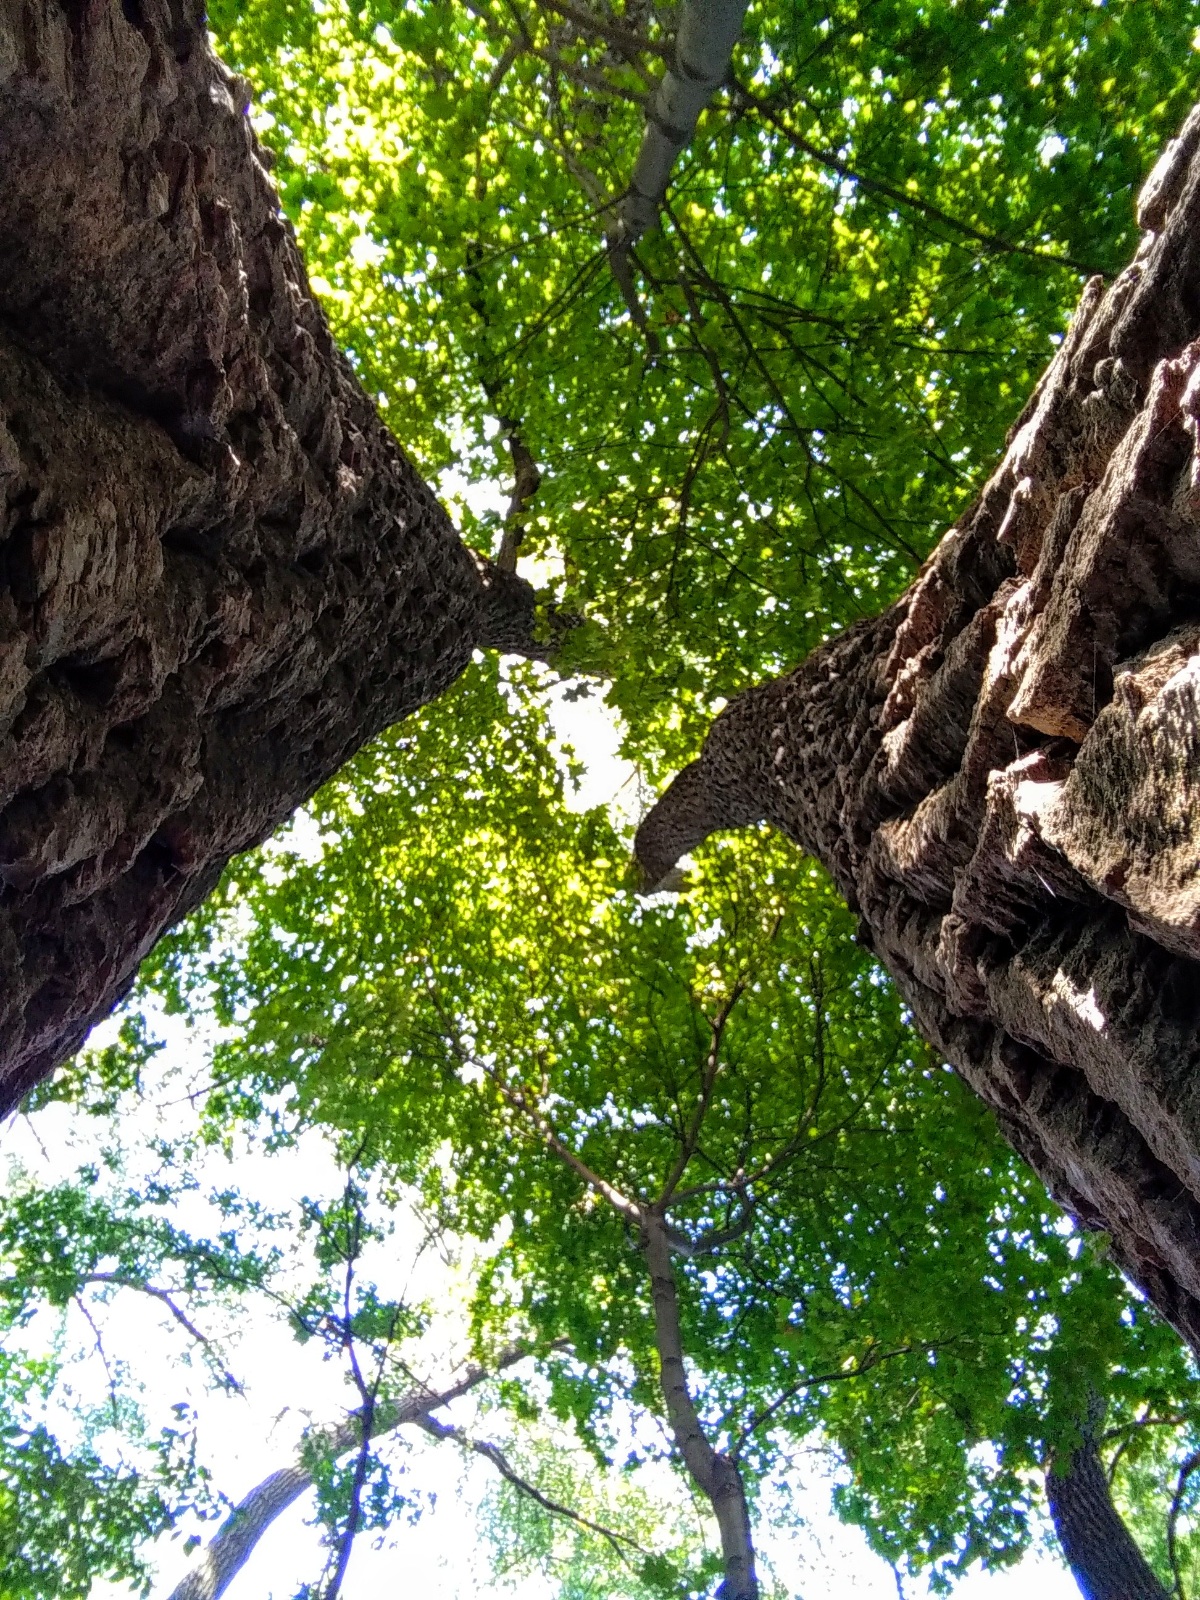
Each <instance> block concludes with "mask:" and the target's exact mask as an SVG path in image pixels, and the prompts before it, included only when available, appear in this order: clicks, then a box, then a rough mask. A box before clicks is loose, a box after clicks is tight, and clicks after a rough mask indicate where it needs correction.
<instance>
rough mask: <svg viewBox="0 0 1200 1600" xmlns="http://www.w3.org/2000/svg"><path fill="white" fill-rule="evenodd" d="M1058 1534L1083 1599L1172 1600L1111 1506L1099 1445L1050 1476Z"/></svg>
mask: <svg viewBox="0 0 1200 1600" xmlns="http://www.w3.org/2000/svg"><path fill="white" fill-rule="evenodd" d="M1046 1498H1047V1499H1048V1501H1049V1502H1050V1515H1051V1516H1052V1517H1053V1519H1054V1531H1055V1532H1056V1533H1057V1534H1058V1542H1059V1544H1060V1545H1061V1546H1062V1552H1063V1555H1064V1556H1065V1557H1066V1559H1067V1564H1068V1566H1069V1567H1070V1568H1071V1572H1072V1575H1073V1576H1074V1578H1075V1581H1076V1583H1077V1584H1078V1585H1079V1589H1080V1593H1081V1594H1082V1595H1083V1596H1084V1600H1169V1595H1168V1591H1167V1590H1166V1589H1165V1588H1164V1587H1163V1585H1162V1584H1161V1583H1160V1582H1159V1581H1158V1579H1157V1578H1156V1577H1155V1575H1154V1572H1153V1570H1152V1569H1151V1567H1150V1565H1149V1563H1148V1562H1147V1561H1146V1558H1145V1556H1143V1554H1142V1552H1141V1551H1140V1550H1139V1549H1138V1547H1137V1545H1136V1543H1135V1542H1134V1539H1133V1536H1132V1535H1131V1534H1130V1532H1129V1529H1128V1528H1127V1527H1126V1526H1125V1524H1124V1522H1123V1521H1122V1520H1121V1517H1120V1515H1119V1513H1118V1512H1117V1508H1116V1507H1115V1506H1114V1505H1113V1501H1112V1494H1111V1492H1110V1490H1109V1486H1108V1477H1107V1475H1106V1474H1105V1471H1104V1463H1103V1462H1102V1461H1101V1460H1100V1456H1099V1453H1098V1452H1097V1450H1096V1446H1095V1443H1094V1442H1093V1441H1092V1440H1091V1439H1087V1438H1085V1439H1084V1442H1083V1443H1082V1444H1081V1445H1080V1446H1079V1448H1078V1449H1077V1450H1076V1451H1075V1452H1074V1454H1073V1455H1070V1454H1069V1455H1068V1456H1067V1458H1066V1460H1065V1461H1060V1460H1055V1461H1053V1462H1052V1463H1051V1465H1050V1467H1049V1469H1048V1470H1047V1472H1046Z"/></svg>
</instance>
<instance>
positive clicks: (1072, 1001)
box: [1050, 967, 1108, 1033]
mask: <svg viewBox="0 0 1200 1600" xmlns="http://www.w3.org/2000/svg"><path fill="white" fill-rule="evenodd" d="M1050 994H1051V997H1052V1000H1056V1001H1058V1002H1059V1004H1060V1005H1064V1006H1066V1007H1067V1008H1068V1010H1070V1011H1073V1012H1074V1013H1075V1015H1076V1016H1077V1017H1078V1018H1079V1020H1080V1021H1081V1022H1086V1023H1087V1025H1088V1027H1089V1028H1094V1029H1095V1031H1096V1032H1097V1033H1103V1032H1104V1029H1105V1027H1106V1026H1107V1023H1108V1019H1107V1017H1106V1016H1105V1015H1104V1013H1103V1011H1101V1009H1100V1006H1099V1003H1098V1002H1097V1000H1096V991H1095V989H1094V988H1091V989H1081V988H1079V986H1078V985H1077V984H1075V983H1072V981H1071V979H1070V978H1069V977H1068V976H1067V974H1066V973H1065V972H1064V971H1063V970H1062V968H1061V967H1060V968H1059V970H1058V971H1057V972H1056V973H1055V974H1054V979H1053V981H1052V983H1051V985H1050Z"/></svg>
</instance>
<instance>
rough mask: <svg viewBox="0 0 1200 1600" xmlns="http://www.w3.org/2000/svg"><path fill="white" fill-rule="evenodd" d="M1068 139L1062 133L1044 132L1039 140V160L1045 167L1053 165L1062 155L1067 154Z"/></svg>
mask: <svg viewBox="0 0 1200 1600" xmlns="http://www.w3.org/2000/svg"><path fill="white" fill-rule="evenodd" d="M1066 149H1067V141H1066V140H1065V139H1064V138H1063V136H1062V135H1061V134H1060V133H1046V134H1043V135H1042V137H1041V139H1040V140H1039V141H1038V147H1037V153H1038V160H1039V161H1040V162H1041V163H1042V165H1043V166H1044V167H1049V166H1053V164H1054V162H1056V161H1057V160H1058V158H1059V156H1061V155H1065V154H1066Z"/></svg>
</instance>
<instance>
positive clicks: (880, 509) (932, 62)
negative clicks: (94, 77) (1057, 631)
mask: <svg viewBox="0 0 1200 1600" xmlns="http://www.w3.org/2000/svg"><path fill="white" fill-rule="evenodd" d="M567 12H569V13H570V15H567V14H566V12H560V11H559V10H558V8H556V7H555V6H554V5H552V4H543V5H540V6H528V5H525V4H513V3H511V0H503V3H502V0H487V3H484V4H474V3H473V4H472V5H470V6H467V5H465V4H460V3H456V0H438V3H436V4H431V5H422V6H401V5H400V4H398V3H396V0H328V3H323V4H321V5H320V6H316V7H313V8H311V9H310V8H309V7H308V6H306V5H303V4H298V3H294V0H293V3H280V0H251V3H248V4H247V3H240V0H239V3H237V4H233V3H231V0H220V3H218V4H216V5H215V6H214V8H213V13H212V26H213V28H214V29H215V32H216V34H217V38H218V42H219V45H220V48H221V49H222V50H223V52H224V53H225V55H226V57H227V58H228V59H229V60H231V61H232V62H234V63H235V64H236V65H237V66H238V67H239V69H240V70H242V71H244V72H245V73H246V75H247V77H248V78H249V80H250V83H251V85H252V88H253V90H254V94H255V102H256V106H257V113H256V114H257V116H258V120H259V126H260V128H261V130H262V134H263V137H264V139H265V140H266V142H267V144H268V145H269V146H270V148H271V150H272V152H273V153H274V155H275V157H276V160H277V165H276V169H275V176H276V179H277V181H278V182H279V185H280V190H281V194H282V197H283V201H284V205H285V207H286V208H287V210H288V213H289V215H290V216H291V217H292V219H293V221H294V222H295V224H296V226H297V229H298V232H299V236H300V240H301V243H302V245H303V249H304V252H305V256H306V259H307V261H308V263H309V268H310V272H311V274H312V282H313V285H314V287H315V288H316V290H317V291H318V293H319V295H320V297H321V299H322V301H323V303H324V305H325V307H326V310H327V311H328V313H329V315H330V317H331V319H332V322H333V325H334V328H335V331H336V333H337V335H338V337H339V339H340V341H341V342H342V344H343V345H344V347H345V348H346V349H347V351H348V352H349V354H350V357H351V359H352V361H353V362H354V363H355V365H356V367H357V369H358V371H359V374H360V376H361V377H362V380H363V382H364V383H365V385H366V387H367V388H368V390H369V391H370V392H371V393H373V394H376V395H378V397H379V400H380V404H381V405H382V406H384V407H385V415H386V417H387V418H388V420H389V421H390V423H391V425H392V426H393V428H394V430H395V432H396V434H397V436H398V437H399V438H400V440H401V441H402V442H403V443H404V445H405V446H406V448H408V449H409V450H410V451H411V452H412V453H413V455H414V456H415V458H416V460H417V461H418V463H419V464H420V465H421V466H422V467H423V469H424V470H425V471H426V472H429V473H433V474H436V473H438V472H440V471H441V470H442V469H443V468H445V467H446V466H448V465H449V464H450V463H451V462H455V463H457V466H458V468H459V471H460V472H461V473H462V474H463V475H464V476H465V477H466V478H468V479H469V480H471V481H472V482H480V481H487V480H489V479H490V480H493V481H494V480H496V479H500V480H502V481H503V480H507V478H508V477H509V474H510V468H509V465H508V462H507V459H506V457H507V452H506V451H505V449H504V447H503V444H502V440H501V437H500V436H499V435H497V433H496V431H495V430H496V421H495V419H496V418H497V417H504V418H506V419H507V422H506V424H505V426H506V427H510V426H511V427H514V428H515V429H516V431H517V432H518V433H519V434H520V436H521V438H522V439H523V441H524V442H525V444H526V445H527V446H528V448H529V449H530V450H531V451H532V453H533V456H534V457H535V459H536V460H537V461H538V463H539V465H540V467H541V469H542V486H541V489H540V492H539V494H538V496H537V499H536V502H535V504H534V507H533V516H532V523H531V527H530V530H529V534H528V538H527V541H526V545H525V549H526V550H527V551H528V553H530V554H537V555H539V556H541V557H543V558H544V561H545V563H546V565H547V570H548V572H549V574H550V583H551V587H552V588H553V590H554V592H555V594H556V595H557V596H558V598H559V599H560V600H561V601H562V603H563V604H564V605H565V606H566V607H567V608H568V609H569V610H572V611H577V612H582V613H583V614H584V615H585V616H586V617H587V618H588V619H589V621H588V626H587V627H586V628H585V629H581V630H579V631H578V632H577V633H575V634H574V635H573V636H572V641H571V650H572V655H573V658H574V659H575V660H576V661H577V662H578V663H579V664H580V665H584V666H588V667H590V668H594V669H598V670H600V671H601V672H602V673H603V674H604V675H605V676H606V677H607V678H609V679H610V680H611V683H612V688H611V691H610V694H611V699H612V703H613V704H614V705H617V706H619V707H620V709H621V710H622V712H623V713H624V714H625V716H626V719H627V722H628V724H629V729H630V736H631V739H632V740H633V741H634V742H635V743H636V745H637V747H638V748H639V749H643V750H645V751H646V752H647V753H648V754H650V755H661V756H663V757H664V758H665V759H666V761H667V762H669V763H672V764H674V763H677V762H678V761H679V760H680V758H681V757H682V756H685V755H686V754H690V753H691V750H692V748H693V747H694V744H695V741H696V739H697V736H698V734H699V732H700V731H701V729H702V727H703V725H704V723H705V722H706V721H707V719H708V717H709V716H710V714H711V709H712V703H713V699H714V697H715V696H718V695H728V694H730V693H731V692H732V691H733V690H735V689H737V688H740V687H741V686H743V685H744V684H745V683H746V682H748V681H753V680H755V679H758V678H761V677H762V676H764V675H767V674H772V673H775V672H777V671H779V670H780V668H781V667H782V666H786V665H790V664H792V663H793V662H794V661H796V660H797V659H798V658H799V657H801V656H802V655H803V654H804V653H805V652H806V651H807V650H808V649H809V648H810V647H811V646H812V645H813V644H815V643H816V642H818V641H819V640H820V639H822V638H824V637H825V636H826V635H827V634H828V632H829V631H830V629H831V627H833V626H837V625H841V624H844V623H845V622H847V621H849V620H852V619H853V618H855V617H857V616H861V615H864V614H866V613H869V612H871V611H874V610H876V609H878V607H879V606H880V604H881V603H883V602H885V601H886V600H888V599H889V598H891V597H892V596H893V595H894V594H895V593H896V592H897V590H898V589H899V588H900V587H901V586H902V585H903V584H904V583H905V582H906V581H907V579H908V578H909V577H910V576H911V574H912V572H913V570H914V566H915V563H916V562H917V560H918V559H919V558H920V557H921V556H923V555H924V554H925V553H926V552H927V551H928V549H929V548H930V545H931V543H932V542H933V541H934V539H936V537H937V536H938V535H939V534H940V532H941V531H942V530H943V529H944V528H945V527H946V526H947V525H948V524H949V523H950V522H951V521H952V520H953V518H954V517H955V516H956V515H957V513H958V511H959V510H960V509H961V507H962V505H963V504H964V502H965V500H966V499H967V498H968V495H969V493H970V491H971V490H972V488H974V487H977V486H978V485H979V483H980V480H981V478H982V476H983V475H984V474H985V473H986V471H987V470H989V468H990V465H991V463H992V461H993V459H994V457H995V454H996V452H997V449H998V447H999V445H1000V443H1001V440H1002V435H1003V431H1004V429H1005V428H1006V427H1007V426H1008V425H1009V423H1011V421H1012V420H1013V418H1014V416H1015V415H1016V413H1017V411H1018V409H1019V407H1020V405H1021V404H1022V402H1023V400H1024V398H1025V396H1026V394H1027V393H1028V392H1029V390H1030V389H1031V387H1032V385H1033V382H1034V381H1035V379H1036V377H1037V375H1038V373H1039V372H1040V370H1041V368H1042V367H1043V366H1044V364H1045V362H1046V360H1047V358H1048V356H1049V355H1050V353H1051V348H1052V347H1051V344H1050V340H1051V338H1053V337H1057V335H1058V334H1059V333H1060V332H1061V330H1062V329H1063V327H1064V325H1065V322H1066V319H1067V317H1068V315H1069V313H1070V311H1071V309H1072V308H1073V306H1074V303H1075V301H1076V299H1077V297H1078V292H1079V286H1080V276H1081V273H1083V272H1088V271H1103V272H1107V273H1112V272H1114V271H1116V270H1118V269H1119V268H1120V267H1121V266H1123V265H1124V262H1125V260H1126V258H1127V256H1128V254H1129V253H1130V249H1131V247H1132V244H1133V242H1134V231H1133V215H1132V211H1133V207H1132V198H1133V194H1134V191H1135V189H1136V186H1137V184H1138V183H1139V182H1140V180H1141V178H1142V176H1143V175H1144V174H1145V172H1146V170H1147V169H1148V167H1149V165H1150V164H1151V163H1152V161H1153V160H1154V158H1155V156H1156V155H1157V152H1158V150H1159V148H1160V147H1161V145H1162V144H1163V143H1164V142H1165V140H1166V139H1167V138H1168V137H1169V136H1170V135H1171V134H1172V133H1173V132H1174V129H1175V126H1176V124H1177V122H1178V121H1179V120H1180V118H1181V117H1182V115H1183V113H1184V111H1185V110H1186V108H1187V106H1188V104H1189V103H1190V99H1191V96H1192V93H1193V79H1194V73H1193V71H1192V66H1191V62H1192V44H1193V35H1194V34H1195V32H1196V29H1197V27H1198V26H1200V6H1197V4H1196V3H1195V0H1172V3H1171V4H1164V5H1155V6H1147V5H1145V4H1144V3H1138V0H1106V3H1105V4H1103V5H1096V4H1092V3H1091V0H1086V3H1085V0H1071V3H1068V4H1063V3H1062V0H1053V3H1050V0H1038V3H1026V4H1022V5H1008V4H1003V3H1002V4H999V5H996V4H993V3H992V0H935V3H933V4H929V3H926V0H920V3H918V0H886V3H884V4H880V3H878V0H871V3H869V4H868V3H865V0H837V3H835V4H833V5H831V6H830V7H828V8H808V9H805V8H797V7H795V6H793V5H779V4H772V3H770V0H756V3H755V4H753V5H751V7H750V10H749V14H748V19H747V24H746V33H745V37H744V40H743V42H742V43H741V44H740V45H739V46H738V49H737V51H736V53H735V59H734V74H735V78H736V83H737V87H736V88H731V89H729V90H727V91H723V92H722V93H721V95H719V96H718V99H717V101H716V103H715V104H714V105H713V107H712V108H711V109H710V110H709V111H708V112H707V113H706V114H705V116H704V117H703V119H702V121H701V126H700V129H699V131H698V134H697V137H696V139H695V140H694V142H693V144H692V146H691V147H690V148H689V150H688V151H687V153H686V155H685V157H684V159H683V160H682V162H681V164H680V168H679V170H678V172H677V173H676V176H675V180H674V182H673V185H672V189H671V194H670V205H669V211H668V213H667V215H666V216H665V217H664V219H663V226H662V229H661V231H660V232H658V233H657V234H654V235H652V236H651V237H650V238H648V239H647V240H646V241H645V242H644V244H643V246H642V247H641V250H640V253H639V257H638V263H637V270H636V271H635V278H636V280H637V287H638V295H639V302H640V306H641V311H642V313H643V314H644V318H645V322H646V331H645V332H643V331H642V330H640V329H639V328H638V326H637V325H636V324H635V322H634V320H633V318H632V317H631V315H630V311H629V309H628V308H627V306H626V304H625V302H624V300H623V298H622V296H621V293H620V291H619V289H618V287H617V284H616V282H615V280H614V278H613V275H612V273H611V272H610V271H609V269H608V266H607V264H606V260H605V255H604V249H603V228H604V225H605V220H606V217H607V214H608V213H607V210H606V207H608V206H609V205H610V204H611V202H612V201H613V200H614V199H615V198H616V197H617V196H619V194H620V193H621V191H622V189H623V188H624V186H625V184H626V182H627V181H628V177H629V174H630V172H631V170H632V165H633V160H634V156H635V154H636V150H637V147H638V143H639V140H640V138H641V132H642V126H643V105H644V100H645V96H646V94H647V92H648V90H649V88H650V87H651V86H652V84H653V82H654V80H655V78H656V76H657V74H658V73H659V72H660V71H661V67H662V50H663V46H664V42H665V41H666V39H667V38H668V37H669V31H670V28H671V26H672V24H673V12H672V11H671V10H670V8H667V7H665V6H659V5H656V4H653V3H651V4H642V3H639V4H637V5H633V4H629V5H622V6H617V7H615V8H614V9H613V10H612V11H611V12H610V11H608V10H607V9H606V8H602V7H596V8H595V9H594V10H593V11H591V12H590V13H589V11H588V9H587V8H580V7H578V6H576V7H569V8H567ZM589 14H591V15H593V16H595V17H596V19H597V21H596V23H595V25H594V26H593V27H590V28H589V27H587V26H584V25H583V24H582V23H580V21H579V17H580V15H582V16H584V17H586V16H588V15H589ZM614 30H615V32H614ZM458 510H459V512H460V515H461V517H462V521H463V526H464V530H465V532H466V535H467V537H468V538H469V539H470V540H472V541H473V542H475V543H477V544H479V545H481V546H482V547H488V546H491V545H494V543H495V539H496V533H495V519H494V517H492V516H489V515H480V514H478V513H477V512H473V511H471V510H470V508H469V506H467V505H465V504H463V505H460V506H459V507H458Z"/></svg>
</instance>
